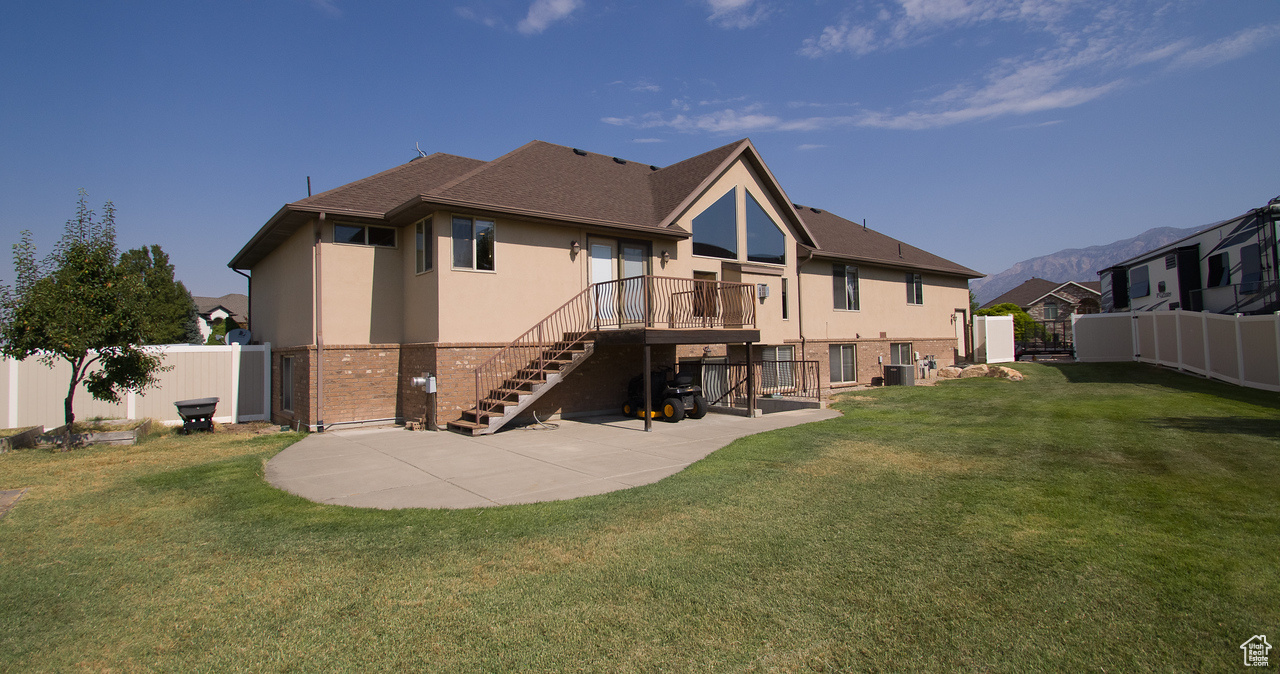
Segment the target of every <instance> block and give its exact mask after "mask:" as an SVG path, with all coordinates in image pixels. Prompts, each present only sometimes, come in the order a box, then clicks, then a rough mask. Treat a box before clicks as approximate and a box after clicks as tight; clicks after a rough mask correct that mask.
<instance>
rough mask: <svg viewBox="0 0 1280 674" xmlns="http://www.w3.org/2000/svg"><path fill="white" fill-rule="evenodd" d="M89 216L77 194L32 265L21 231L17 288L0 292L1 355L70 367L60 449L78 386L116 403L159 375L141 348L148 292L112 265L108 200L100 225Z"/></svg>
mask: <svg viewBox="0 0 1280 674" xmlns="http://www.w3.org/2000/svg"><path fill="white" fill-rule="evenodd" d="M94 217H95V213H94V212H93V211H92V210H90V208H89V206H88V203H87V202H86V201H85V194H84V190H81V191H80V199H79V201H78V203H77V207H76V216H75V217H74V218H72V219H71V220H68V221H67V226H66V230H65V231H64V232H63V235H62V239H61V240H60V241H59V242H58V244H57V245H56V246H55V248H54V251H53V252H52V253H50V254H49V256H48V257H46V258H45V259H44V260H43V261H37V260H36V256H35V255H36V250H35V245H34V244H33V243H32V241H31V232H30V231H24V232H23V233H22V241H21V242H20V243H18V244H17V245H15V246H14V247H13V262H14V267H15V271H16V272H17V281H16V284H15V286H14V287H13V288H9V287H8V286H3V287H0V353H3V354H4V355H6V356H9V357H11V358H16V359H18V360H26V359H27V358H29V357H31V356H35V357H37V358H39V359H40V360H41V361H42V362H44V363H45V364H46V365H49V366H51V367H52V366H53V365H55V364H56V363H57V362H58V361H59V360H62V361H66V362H67V363H68V364H70V365H71V381H70V382H69V385H68V387H67V397H66V399H65V401H64V412H65V419H66V424H67V428H66V435H64V436H63V449H64V450H65V449H69V448H70V444H71V424H72V423H73V422H74V421H75V412H74V409H73V407H72V400H73V398H74V397H75V392H76V387H77V386H78V385H80V384H81V383H82V382H83V383H84V385H85V388H86V389H88V391H89V393H90V395H92V396H93V397H94V398H97V399H98V400H103V401H108V402H119V400H120V396H121V394H122V393H124V392H125V391H135V392H140V391H142V390H143V389H145V388H147V387H148V386H152V385H154V384H155V381H156V378H155V375H156V373H157V372H158V371H161V370H162V369H163V368H161V366H160V358H159V357H158V356H156V355H153V354H151V353H148V352H147V351H146V350H144V349H143V348H141V345H142V344H143V343H144V342H145V340H146V320H145V318H144V309H145V307H144V303H145V300H146V297H147V293H146V291H145V288H144V286H143V284H142V282H141V280H140V279H139V278H138V277H137V276H136V275H131V274H128V273H126V272H125V271H124V270H123V269H122V268H121V265H120V264H119V261H118V260H117V252H116V241H115V207H114V206H113V205H112V204H111V202H109V201H108V202H107V204H106V205H105V206H104V207H103V214H102V219H101V221H95V220H94ZM95 364H96V365H97V366H98V367H97V369H96V371H91V369H92V366H94V365H95Z"/></svg>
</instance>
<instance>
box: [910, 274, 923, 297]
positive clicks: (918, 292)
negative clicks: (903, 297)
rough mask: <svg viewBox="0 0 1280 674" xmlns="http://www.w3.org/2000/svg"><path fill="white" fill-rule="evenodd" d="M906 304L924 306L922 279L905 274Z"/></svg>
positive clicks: (915, 275)
mask: <svg viewBox="0 0 1280 674" xmlns="http://www.w3.org/2000/svg"><path fill="white" fill-rule="evenodd" d="M907 304H924V279H923V278H922V277H921V276H920V275H919V274H912V273H911V272H907Z"/></svg>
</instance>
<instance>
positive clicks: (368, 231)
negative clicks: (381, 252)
mask: <svg viewBox="0 0 1280 674" xmlns="http://www.w3.org/2000/svg"><path fill="white" fill-rule="evenodd" d="M333 242H334V243H348V244H353V245H356V246H378V247H379V248H395V247H396V229H395V227H377V226H374V225H351V224H342V223H334V225H333Z"/></svg>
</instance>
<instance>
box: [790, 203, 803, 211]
mask: <svg viewBox="0 0 1280 674" xmlns="http://www.w3.org/2000/svg"><path fill="white" fill-rule="evenodd" d="M791 207H792V208H794V209H796V210H797V211H803V210H804V206H801V205H800V204H791Z"/></svg>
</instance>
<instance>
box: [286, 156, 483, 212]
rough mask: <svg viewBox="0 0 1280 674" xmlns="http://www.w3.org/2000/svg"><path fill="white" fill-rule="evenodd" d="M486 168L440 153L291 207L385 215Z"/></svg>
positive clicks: (467, 159)
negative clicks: (458, 178) (470, 172)
mask: <svg viewBox="0 0 1280 674" xmlns="http://www.w3.org/2000/svg"><path fill="white" fill-rule="evenodd" d="M484 165H485V162H482V161H480V160H479V159H469V158H467V157H459V156H457V155H452V154H444V153H441V152H437V153H436V154H433V155H429V156H426V157H417V158H415V159H414V160H413V161H411V162H409V163H407V164H401V165H400V166H397V167H395V168H393V169H389V170H386V171H383V172H382V173H377V174H374V175H371V176H369V177H368V178H362V179H360V180H357V181H355V182H353V183H347V184H346V185H343V186H341V187H335V188H333V189H331V190H328V191H326V192H321V193H320V194H317V195H315V196H311V197H307V198H306V199H303V200H301V201H297V202H294V204H292V205H296V206H310V207H314V208H316V209H319V210H332V211H362V212H367V213H380V214H381V213H386V212H388V211H390V210H392V209H393V208H395V207H397V206H399V205H400V204H403V203H404V202H406V201H408V200H409V199H412V198H413V197H416V196H418V195H419V194H425V193H427V192H430V191H432V190H434V189H436V188H438V187H439V186H441V185H444V184H445V183H447V182H449V181H451V180H453V179H455V178H457V177H458V176H461V175H464V174H466V173H467V172H468V171H472V170H474V169H476V168H478V167H481V166H484Z"/></svg>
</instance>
